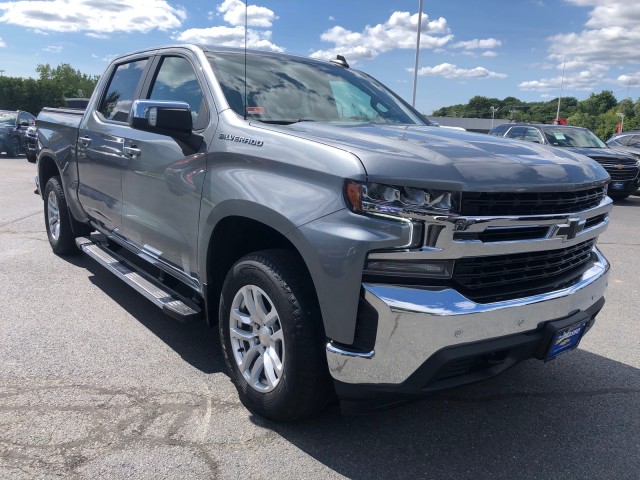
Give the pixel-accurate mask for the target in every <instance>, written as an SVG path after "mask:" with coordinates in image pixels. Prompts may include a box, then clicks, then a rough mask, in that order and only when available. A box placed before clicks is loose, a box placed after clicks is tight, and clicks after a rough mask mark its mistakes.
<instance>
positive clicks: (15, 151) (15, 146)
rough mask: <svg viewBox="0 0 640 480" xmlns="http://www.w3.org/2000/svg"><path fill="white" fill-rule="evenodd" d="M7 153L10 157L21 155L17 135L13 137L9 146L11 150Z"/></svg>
mask: <svg viewBox="0 0 640 480" xmlns="http://www.w3.org/2000/svg"><path fill="white" fill-rule="evenodd" d="M7 153H8V154H9V156H10V157H17V156H18V155H20V140H19V139H18V138H17V137H13V138H12V139H11V145H10V146H9V151H8V152H7Z"/></svg>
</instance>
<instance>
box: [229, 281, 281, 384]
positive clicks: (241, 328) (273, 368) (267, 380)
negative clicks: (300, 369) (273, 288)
mask: <svg viewBox="0 0 640 480" xmlns="http://www.w3.org/2000/svg"><path fill="white" fill-rule="evenodd" d="M229 335H230V337H231V348H232V350H233V357H234V359H235V361H236V363H237V365H238V368H239V369H240V372H241V373H242V376H243V377H244V379H245V380H246V381H247V383H248V384H249V385H250V386H251V387H252V388H254V389H255V390H257V391H258V392H260V393H266V392H270V391H272V390H273V389H274V388H276V386H277V385H278V383H280V380H281V379H282V374H283V367H284V360H285V347H284V336H283V332H282V324H281V322H280V317H279V316H278V312H277V311H276V308H275V306H274V305H273V302H272V301H271V299H270V298H269V296H268V295H267V294H266V293H265V292H264V290H262V289H261V288H259V287H257V286H255V285H245V286H243V287H242V288H241V289H240V290H239V291H238V292H237V293H236V295H235V297H234V298H233V302H232V303H231V314H230V316H229Z"/></svg>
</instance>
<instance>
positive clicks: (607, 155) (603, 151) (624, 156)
mask: <svg viewBox="0 0 640 480" xmlns="http://www.w3.org/2000/svg"><path fill="white" fill-rule="evenodd" d="M568 150H571V151H572V152H575V153H579V154H581V155H586V156H587V157H589V158H593V159H594V160H598V159H601V160H612V161H613V160H629V159H631V160H636V159H637V158H638V157H637V156H636V155H633V154H631V153H628V152H625V151H623V150H617V149H615V148H577V147H572V148H569V149H568Z"/></svg>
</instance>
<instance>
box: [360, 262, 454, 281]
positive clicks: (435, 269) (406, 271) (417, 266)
mask: <svg viewBox="0 0 640 480" xmlns="http://www.w3.org/2000/svg"><path fill="white" fill-rule="evenodd" d="M453 266H454V261H453V260H430V261H424V260H420V261H416V260H382V259H371V260H368V261H367V264H366V266H365V270H364V273H365V274H366V275H387V276H388V275H392V276H402V277H417V278H451V276H452V275H453Z"/></svg>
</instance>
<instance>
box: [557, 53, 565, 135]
mask: <svg viewBox="0 0 640 480" xmlns="http://www.w3.org/2000/svg"><path fill="white" fill-rule="evenodd" d="M566 66H567V58H566V57H565V59H564V63H563V64H562V80H561V81H560V96H559V97H558V111H557V112H556V123H560V100H562V87H564V67H566Z"/></svg>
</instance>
